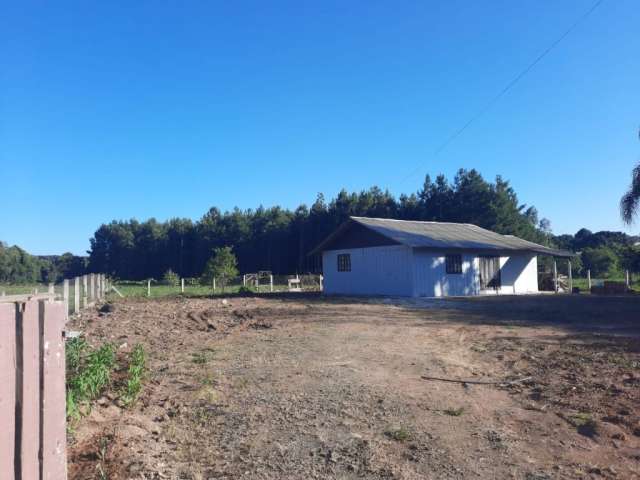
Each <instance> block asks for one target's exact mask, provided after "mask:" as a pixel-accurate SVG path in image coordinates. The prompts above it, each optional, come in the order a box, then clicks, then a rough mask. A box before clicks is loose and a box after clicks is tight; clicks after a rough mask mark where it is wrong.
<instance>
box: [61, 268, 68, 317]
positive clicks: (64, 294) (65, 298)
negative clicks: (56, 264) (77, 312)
mask: <svg viewBox="0 0 640 480" xmlns="http://www.w3.org/2000/svg"><path fill="white" fill-rule="evenodd" d="M62 303H64V319H65V320H68V319H69V280H67V279H66V278H65V279H64V281H63V282H62Z"/></svg>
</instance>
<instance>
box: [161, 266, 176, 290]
mask: <svg viewBox="0 0 640 480" xmlns="http://www.w3.org/2000/svg"><path fill="white" fill-rule="evenodd" d="M162 283H163V284H165V285H170V286H172V287H177V286H178V285H180V277H179V276H178V274H177V273H175V272H174V271H173V270H171V269H169V270H167V271H166V272H164V275H163V276H162Z"/></svg>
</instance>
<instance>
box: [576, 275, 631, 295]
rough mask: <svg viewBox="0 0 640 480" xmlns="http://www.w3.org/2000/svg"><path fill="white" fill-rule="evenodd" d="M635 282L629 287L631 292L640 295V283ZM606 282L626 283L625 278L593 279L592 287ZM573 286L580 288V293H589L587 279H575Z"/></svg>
mask: <svg viewBox="0 0 640 480" xmlns="http://www.w3.org/2000/svg"><path fill="white" fill-rule="evenodd" d="M634 280H635V281H631V284H630V285H629V286H630V288H631V290H633V291H635V292H639V293H640V281H638V280H637V279H634ZM604 281H612V282H624V278H622V277H621V278H604V279H603V278H597V279H596V278H593V279H591V285H601V284H602V282H604ZM573 286H574V287H578V288H579V289H580V292H585V293H588V292H589V289H588V286H587V279H586V278H582V277H578V278H574V279H573Z"/></svg>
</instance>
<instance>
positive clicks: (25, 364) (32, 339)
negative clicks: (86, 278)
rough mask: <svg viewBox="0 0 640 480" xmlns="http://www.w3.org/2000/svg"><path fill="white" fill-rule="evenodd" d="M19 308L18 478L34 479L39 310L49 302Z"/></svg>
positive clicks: (37, 435) (37, 436) (36, 472)
mask: <svg viewBox="0 0 640 480" xmlns="http://www.w3.org/2000/svg"><path fill="white" fill-rule="evenodd" d="M23 305H24V311H22V312H21V313H20V314H19V315H20V316H21V317H22V318H18V328H17V329H16V330H17V332H16V333H17V337H18V338H17V339H16V340H17V342H16V347H17V348H16V350H17V351H16V370H17V372H16V374H17V375H18V376H20V377H21V378H18V379H17V380H18V381H17V382H16V385H17V388H16V390H17V391H16V395H17V396H18V397H20V398H21V399H22V402H21V403H22V409H21V410H22V411H21V412H20V418H21V420H22V435H21V438H20V445H16V448H19V449H20V452H21V455H20V460H21V462H20V463H21V467H22V478H23V479H27V478H29V479H31V478H33V479H37V478H39V474H40V472H39V470H40V468H39V463H40V460H39V458H38V453H39V450H40V405H41V404H40V394H41V392H40V310H41V309H44V308H45V307H46V306H47V305H49V302H48V301H46V302H44V301H43V302H38V301H34V302H26V303H24V304H23ZM21 373H22V375H20V374H21ZM18 384H19V385H18ZM16 426H17V425H16Z"/></svg>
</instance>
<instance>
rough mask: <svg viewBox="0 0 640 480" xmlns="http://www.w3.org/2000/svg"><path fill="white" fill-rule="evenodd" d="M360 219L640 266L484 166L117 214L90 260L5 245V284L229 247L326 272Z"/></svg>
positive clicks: (145, 264)
mask: <svg viewBox="0 0 640 480" xmlns="http://www.w3.org/2000/svg"><path fill="white" fill-rule="evenodd" d="M352 215H354V216H365V217H381V218H397V219H405V220H429V221H447V222H465V223H473V224H476V225H479V226H481V227H483V228H487V229H489V230H493V231H496V232H498V233H502V234H511V235H516V236H518V237H521V238H524V239H526V240H530V241H533V242H536V243H540V244H543V245H547V246H553V247H557V248H563V249H567V250H571V251H574V252H581V255H580V256H579V257H577V258H575V259H574V260H573V267H574V274H577V275H580V274H584V273H585V272H586V269H587V268H589V269H591V271H592V275H593V276H594V278H595V277H596V276H597V277H612V278H615V277H619V276H620V275H621V272H622V271H623V270H624V269H629V270H631V271H634V272H638V271H640V253H639V252H638V248H637V247H636V246H634V244H635V243H637V242H638V241H639V240H640V239H638V237H631V236H629V235H626V234H624V233H621V232H597V233H592V232H590V231H589V230H586V229H582V230H580V231H579V232H577V233H576V234H575V235H559V236H554V235H552V234H551V228H550V222H549V221H548V220H547V219H544V218H542V219H539V218H538V212H537V210H536V208H535V207H533V206H527V205H525V204H521V203H520V202H519V200H518V197H517V195H516V192H515V191H514V189H513V188H512V187H511V186H510V185H509V182H508V181H506V180H504V179H502V178H501V177H500V176H498V177H496V178H495V180H494V181H493V182H490V181H487V180H485V179H484V178H483V177H482V175H481V174H480V173H479V172H477V171H476V170H463V169H461V170H459V171H458V172H457V174H456V175H455V176H454V178H453V179H452V180H451V181H449V180H448V179H447V178H446V177H445V176H444V175H438V176H437V177H436V178H435V180H432V179H431V177H429V176H428V175H427V176H426V178H425V180H424V183H423V184H422V186H421V188H420V189H419V190H418V191H417V192H415V193H412V194H409V195H407V194H403V195H400V196H399V197H398V198H395V197H394V196H393V195H391V194H390V193H389V192H388V191H384V190H381V189H380V188H378V187H372V188H370V189H368V190H364V191H361V192H358V193H356V192H351V193H349V192H347V191H346V190H342V191H341V192H340V193H339V194H338V195H337V196H336V197H335V198H333V199H331V200H330V201H326V200H325V198H324V196H323V195H322V194H318V196H317V198H316V200H315V202H314V203H313V204H312V205H311V206H310V207H307V206H306V205H300V206H299V207H298V208H296V209H295V210H289V209H283V208H281V207H271V208H264V207H258V208H257V209H255V210H253V209H248V210H240V209H238V208H236V209H234V210H232V211H229V212H221V211H220V210H219V209H218V208H215V207H213V208H211V209H210V210H209V211H208V212H206V213H205V214H204V215H203V216H202V218H200V219H199V220H197V221H193V220H191V219H186V218H174V219H170V220H168V221H166V222H159V221H157V220H155V219H153V218H151V219H148V220H146V221H138V220H135V219H132V220H127V221H122V220H114V221H112V222H110V223H107V224H103V225H101V226H100V227H99V228H98V229H97V230H96V231H95V233H94V235H93V237H92V238H91V239H90V242H91V248H90V250H89V252H88V253H89V257H88V258H84V257H76V256H73V255H71V254H70V253H65V254H64V255H61V256H52V257H34V256H31V255H29V254H28V253H26V252H25V251H24V250H21V249H20V248H18V247H8V246H7V245H5V244H0V282H3V283H7V282H35V281H41V282H48V281H59V280H60V279H61V278H70V277H73V276H76V275H81V274H83V273H86V272H101V273H107V274H109V275H111V276H112V277H114V278H119V279H127V280H142V279H146V278H155V279H162V278H163V277H164V275H165V273H167V272H168V271H171V272H175V274H177V275H178V276H180V277H201V276H203V274H205V276H206V275H208V273H210V272H209V270H210V269H208V268H206V265H207V262H208V261H209V260H210V259H211V258H212V256H213V251H214V249H220V248H223V247H230V248H231V249H232V251H233V253H234V254H235V257H236V258H237V259H238V265H237V268H238V269H239V271H240V272H243V273H244V272H256V271H259V270H271V271H272V272H273V273H274V274H290V273H296V272H298V273H305V272H317V271H319V269H320V264H319V259H318V258H312V257H309V256H308V255H307V254H308V252H309V251H310V250H312V249H313V248H314V247H315V246H316V245H317V244H318V243H320V241H322V240H323V239H324V238H325V237H326V236H327V235H329V234H330V233H331V232H332V231H333V230H334V229H335V228H337V227H338V225H340V224H341V223H342V222H343V221H345V220H346V219H347V218H348V217H349V216H352ZM543 265H544V262H543ZM562 265H563V262H561V263H560V269H561V271H562V269H563V266H562Z"/></svg>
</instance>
